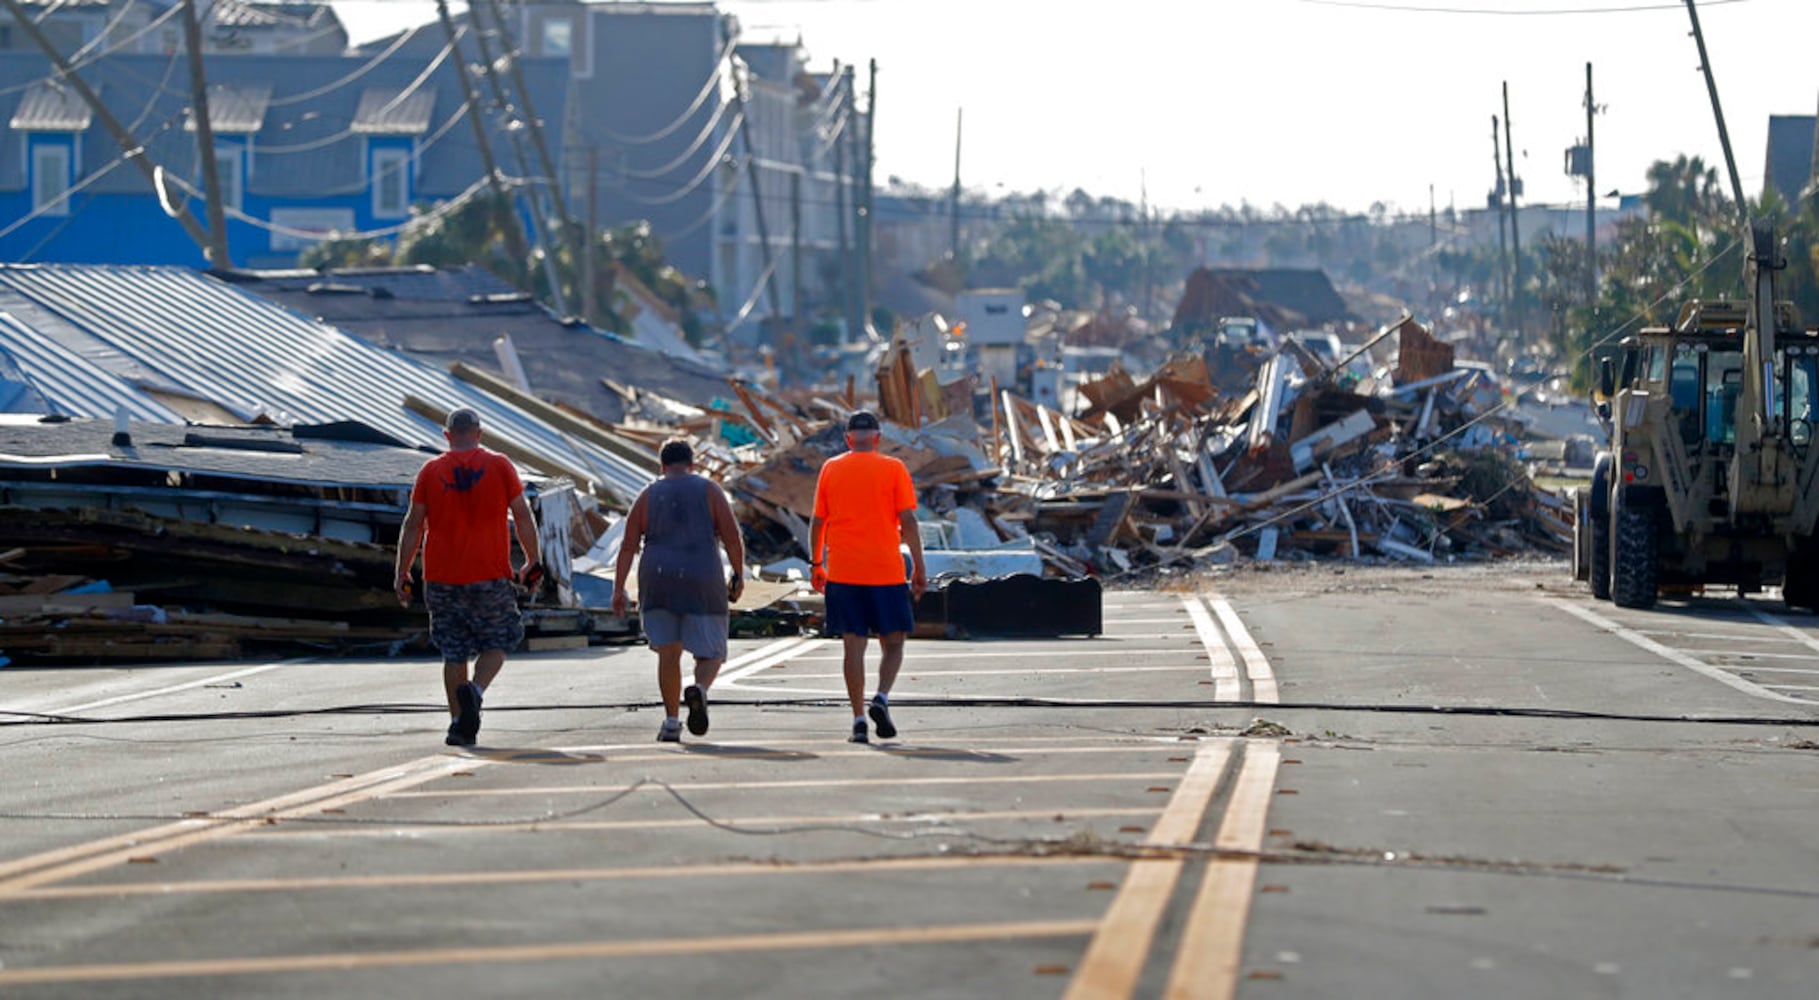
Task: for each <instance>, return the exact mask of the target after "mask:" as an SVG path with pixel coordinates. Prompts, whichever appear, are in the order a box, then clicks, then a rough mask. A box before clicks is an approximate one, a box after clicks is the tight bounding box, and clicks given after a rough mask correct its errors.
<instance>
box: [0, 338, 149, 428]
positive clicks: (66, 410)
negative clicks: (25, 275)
mask: <svg viewBox="0 0 1819 1000" xmlns="http://www.w3.org/2000/svg"><path fill="white" fill-rule="evenodd" d="M0 355H4V356H5V357H6V359H7V360H8V361H10V362H11V364H10V365H9V367H10V368H12V370H13V371H15V372H17V373H18V377H19V379H20V380H21V381H22V382H24V383H25V384H26V385H28V386H30V387H31V389H32V390H33V393H32V394H31V395H26V396H22V397H19V398H16V399H15V400H14V401H13V402H12V404H11V406H10V407H9V411H10V412H16V413H30V412H36V411H37V410H38V409H39V407H38V406H37V405H36V404H38V403H39V402H40V401H42V403H43V404H45V405H47V406H48V407H49V412H51V413H56V414H62V415H64V416H72V417H112V416H113V415H114V414H115V413H116V412H118V411H120V410H122V409H124V410H125V411H126V412H127V415H128V416H131V417H133V418H135V419H139V420H161V421H170V422H172V423H182V422H183V418H182V417H180V416H178V415H177V414H176V412H175V411H173V410H171V409H170V408H169V407H166V406H165V405H164V404H163V403H160V402H158V401H156V400H154V399H152V398H151V397H149V396H147V395H146V394H145V393H143V392H140V391H139V390H138V389H136V388H134V387H133V385H132V384H131V383H129V382H128V381H126V380H125V379H123V378H121V377H120V376H118V375H115V374H114V373H113V372H110V371H108V370H107V369H105V368H102V367H101V366H99V365H97V364H95V363H94V362H92V361H90V360H88V359H87V358H85V357H83V356H82V354H80V353H78V352H76V351H71V350H69V349H67V348H65V347H64V346H62V345H60V344H58V343H56V342H55V341H53V340H51V339H50V338H48V337H45V336H44V335H42V334H40V333H39V332H38V331H36V330H34V329H32V328H31V327H30V326H28V325H26V324H25V323H23V322H21V321H20V320H19V319H18V318H16V317H14V316H13V314H11V313H6V312H0Z"/></svg>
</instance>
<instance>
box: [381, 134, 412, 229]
mask: <svg viewBox="0 0 1819 1000" xmlns="http://www.w3.org/2000/svg"><path fill="white" fill-rule="evenodd" d="M410 167H411V153H410V150H408V149H375V150H373V215H374V216H375V217H376V218H381V219H401V218H403V217H404V216H406V215H408V214H410V207H411V174H410Z"/></svg>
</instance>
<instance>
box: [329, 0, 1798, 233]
mask: <svg viewBox="0 0 1819 1000" xmlns="http://www.w3.org/2000/svg"><path fill="white" fill-rule="evenodd" d="M336 6H337V7H338V8H339V9H340V11H341V16H342V18H343V20H344V21H345V22H346V23H347V25H348V27H349V31H350V33H351V34H353V36H354V37H355V39H356V40H359V39H361V38H365V37H372V36H375V35H379V34H383V33H386V32H389V31H391V30H395V29H396V28H397V27H400V26H403V25H407V24H411V23H417V22H421V21H427V20H429V19H432V18H433V17H434V16H435V14H434V11H435V7H434V5H433V4H431V3H421V2H417V0H349V2H343V3H337V4H336ZM721 7H722V9H724V10H726V11H728V12H730V13H733V14H735V15H737V16H738V18H739V20H740V22H741V24H742V25H743V27H744V31H745V37H746V38H748V39H752V40H764V41H769V40H776V39H779V38H781V39H794V38H796V37H798V36H799V37H800V38H801V39H802V41H803V42H804V44H805V45H806V46H807V48H808V50H809V52H810V53H811V55H812V57H813V61H814V65H816V66H817V67H825V66H827V65H828V64H830V63H831V62H832V61H833V60H834V59H840V60H842V61H845V62H854V63H857V64H859V65H860V66H861V67H863V66H864V64H865V62H866V60H868V59H872V58H876V59H877V60H878V64H879V74H878V76H879V82H878V94H879V99H878V138H877V144H878V176H879V177H880V179H882V178H884V177H887V176H890V175H897V176H901V177H903V178H905V179H907V180H913V181H917V182H921V183H925V184H929V185H931V186H937V187H938V186H943V185H946V184H948V183H950V182H951V178H952V172H953V159H954V146H953V143H954V116H955V111H956V109H958V108H960V107H962V106H964V108H965V112H966V116H965V117H966V136H965V145H964V157H963V160H964V162H963V167H962V170H963V180H964V183H965V184H966V185H967V186H968V187H969V188H974V189H981V190H989V191H998V190H1000V189H1001V186H1002V189H1003V190H1033V189H1036V188H1047V189H1060V190H1063V191H1066V190H1072V189H1073V188H1075V187H1084V188H1086V189H1087V190H1089V191H1091V192H1093V193H1094V194H1113V195H1118V196H1121V197H1128V198H1132V199H1135V198H1137V197H1138V194H1139V191H1140V188H1141V186H1142V184H1143V182H1144V178H1145V177H1146V176H1147V182H1148V192H1149V197H1150V199H1151V201H1152V202H1154V203H1157V204H1160V205H1164V206H1170V207H1179V208H1193V207H1200V206H1217V205H1220V204H1233V205H1235V204H1238V203H1239V202H1241V201H1249V202H1251V203H1252V204H1254V205H1259V206H1269V205H1272V204H1276V203H1281V204H1285V205H1289V206H1295V205H1300V204H1303V203H1308V202H1315V201H1322V200H1324V201H1327V202H1330V203H1332V204H1335V205H1338V206H1340V207H1342V208H1346V209H1352V210H1363V209H1365V208H1367V207H1368V206H1369V205H1371V203H1373V202H1378V201H1381V202H1386V203H1389V204H1391V205H1392V206H1395V207H1397V208H1400V209H1403V210H1411V211H1413V210H1420V211H1425V210H1426V209H1427V205H1428V190H1429V185H1432V186H1433V189H1434V191H1435V196H1436V198H1437V200H1438V202H1439V204H1440V206H1441V207H1442V208H1445V207H1446V206H1447V204H1448V203H1449V202H1455V203H1457V205H1458V206H1459V207H1461V208H1465V207H1471V206H1481V205H1482V204H1483V203H1484V196H1485V193H1486V192H1487V191H1488V190H1489V189H1490V187H1491V186H1492V184H1493V182H1494V175H1493V173H1492V169H1493V168H1492V164H1491V135H1490V133H1491V116H1492V115H1493V114H1495V115H1499V116H1501V115H1502V100H1503V97H1502V85H1503V83H1504V82H1505V81H1508V83H1509V88H1510V117H1511V118H1512V120H1513V125H1514V131H1515V147H1516V168H1517V172H1518V173H1519V174H1521V175H1522V177H1523V180H1524V183H1525V185H1526V192H1527V194H1526V200H1527V201H1535V202H1546V203H1568V202H1578V203H1581V204H1582V203H1583V201H1584V198H1585V190H1584V185H1583V183H1582V182H1580V181H1578V180H1575V179H1572V178H1569V177H1567V176H1566V175H1565V173H1564V167H1563V163H1562V159H1563V150H1565V148H1566V147H1567V146H1570V145H1572V144H1573V143H1574V142H1575V141H1577V140H1578V139H1579V138H1580V137H1581V136H1583V135H1584V133H1585V110H1584V104H1583V101H1584V93H1585V64H1586V63H1587V62H1588V61H1589V62H1591V63H1592V64H1593V73H1594V90H1595V93H1596V98H1597V103H1598V104H1599V105H1601V106H1602V107H1603V111H1602V113H1601V114H1600V115H1599V116H1598V119H1597V123H1596V134H1595V137H1596V140H1597V153H1598V158H1597V173H1598V187H1599V191H1600V194H1603V193H1607V192H1609V191H1611V190H1613V189H1615V190H1620V191H1623V192H1640V191H1641V190H1642V188H1643V186H1644V183H1645V182H1644V171H1645V170H1646V169H1647V167H1648V165H1649V164H1650V163H1651V162H1653V161H1654V160H1657V159H1664V158H1671V157H1672V156H1674V155H1675V154H1678V153H1686V154H1689V155H1700V156H1703V157H1705V159H1706V161H1707V162H1708V163H1710V164H1712V165H1713V166H1715V167H1718V169H1719V170H1720V172H1721V175H1722V170H1723V157H1722V154H1721V152H1720V149H1719V145H1718V139H1717V129H1716V127H1715V126H1714V124H1713V121H1712V116H1711V112H1710V110H1709V105H1708V103H1707V100H1706V94H1705V84H1704V81H1703V79H1702V77H1701V76H1700V74H1699V72H1698V66H1699V60H1698V53H1697V50H1696V48H1695V46H1694V43H1693V39H1692V38H1691V37H1690V30H1689V22H1688V19H1687V14H1686V10H1685V7H1684V5H1683V4H1681V3H1677V2H1674V0H1358V2H1352V0H1112V2H1107V0H1092V2H1087V0H725V2H723V3H722V4H721ZM1512 12H1521V13H1512ZM1699 12H1700V20H1701V22H1702V24H1703V27H1704V28H1705V34H1706V43H1707V45H1708V47H1709V49H1710V52H1711V58H1712V64H1713V68H1714V69H1715V71H1716V73H1717V76H1718V86H1719V91H1720V95H1721V96H1722V97H1723V99H1724V102H1725V103H1724V107H1725V114H1726V117H1727V119H1728V123H1729V125H1730V131H1731V140H1732V143H1733V145H1734V148H1735V150H1736V153H1737V158H1738V169H1739V170H1740V172H1741V173H1742V175H1743V183H1744V188H1745V190H1746V191H1747V192H1748V193H1750V194H1751V195H1752V196H1753V195H1755V194H1757V193H1758V192H1759V191H1760V190H1761V187H1762V175H1763V153H1764V150H1765V148H1766V144H1767V127H1768V116H1769V115H1771V114H1805V115H1811V114H1813V113H1814V110H1815V107H1816V106H1819V59H1815V58H1814V57H1813V54H1812V53H1813V48H1814V46H1815V45H1816V44H1819V0H1731V2H1724V0H1702V2H1701V3H1700V4H1699Z"/></svg>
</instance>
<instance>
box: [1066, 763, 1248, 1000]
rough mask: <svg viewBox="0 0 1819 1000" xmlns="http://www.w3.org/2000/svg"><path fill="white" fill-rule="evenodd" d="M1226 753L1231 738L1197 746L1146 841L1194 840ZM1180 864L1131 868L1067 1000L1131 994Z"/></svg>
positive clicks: (1152, 862) (1155, 861)
mask: <svg viewBox="0 0 1819 1000" xmlns="http://www.w3.org/2000/svg"><path fill="white" fill-rule="evenodd" d="M1231 753H1232V741H1230V740H1218V741H1208V742H1206V743H1202V744H1201V745H1200V750H1199V752H1198V753H1196V754H1195V755H1194V762H1193V763H1192V764H1190V765H1188V769H1187V773H1186V774H1185V775H1183V776H1182V779H1181V784H1180V785H1179V786H1178V787H1176V789H1175V794H1174V795H1173V796H1171V797H1170V798H1169V802H1168V806H1167V807H1166V808H1165V809H1164V810H1163V812H1162V818H1161V819H1159V820H1157V822H1156V825H1155V826H1154V827H1153V828H1152V829H1151V830H1150V835H1149V838H1148V839H1147V840H1146V841H1145V842H1146V843H1149V844H1153V845H1158V846H1174V845H1179V844H1187V843H1191V842H1192V841H1193V839H1194V834H1195V832H1196V831H1197V830H1199V828H1200V821H1201V818H1202V817H1203V816H1204V815H1205V814H1206V807H1207V804H1208V803H1209V802H1211V801H1212V798H1213V792H1214V791H1215V790H1216V789H1217V788H1218V787H1219V777H1220V775H1221V774H1223V773H1224V772H1225V763H1226V761H1227V759H1229V758H1230V757H1231ZM1183 864H1184V862H1183V861H1182V860H1181V859H1180V858H1149V859H1144V860H1142V861H1137V862H1133V863H1132V864H1131V867H1130V872H1129V874H1128V875H1126V876H1125V879H1124V884H1123V886H1122V887H1120V888H1119V890H1118V896H1117V898H1115V899H1113V900H1112V905H1111V906H1110V907H1109V908H1108V909H1107V910H1106V912H1105V916H1104V917H1103V918H1102V919H1101V920H1100V921H1099V927H1098V929H1097V931H1096V932H1095V933H1094V934H1093V940H1092V943H1091V944H1089V945H1088V946H1087V949H1086V954H1085V955H1084V956H1082V957H1081V960H1080V965H1079V967H1078V968H1077V969H1075V971H1074V978H1073V981H1072V982H1070V983H1069V984H1068V989H1067V994H1066V995H1067V997H1068V1000H1087V998H1101V997H1104V998H1124V997H1129V996H1131V995H1132V994H1133V993H1134V992H1135V990H1136V988H1137V980H1138V978H1139V977H1140V976H1141V975H1142V974H1143V965H1144V962H1145V961H1146V960H1147V959H1148V957H1149V951H1150V942H1151V941H1152V940H1153V939H1154V938H1155V936H1156V925H1157V924H1158V923H1159V922H1160V921H1161V920H1162V911H1163V910H1164V909H1166V908H1167V907H1168V901H1169V897H1170V896H1171V895H1173V894H1174V891H1175V883H1176V881H1177V880H1178V879H1180V877H1181V869H1182V866H1183Z"/></svg>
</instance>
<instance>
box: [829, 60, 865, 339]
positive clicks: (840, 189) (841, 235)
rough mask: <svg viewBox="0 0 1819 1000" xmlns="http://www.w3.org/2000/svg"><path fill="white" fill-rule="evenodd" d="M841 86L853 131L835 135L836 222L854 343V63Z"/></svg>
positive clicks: (845, 310)
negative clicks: (849, 171) (850, 172)
mask: <svg viewBox="0 0 1819 1000" xmlns="http://www.w3.org/2000/svg"><path fill="white" fill-rule="evenodd" d="M841 86H842V87H844V88H845V92H844V93H843V94H841V97H840V99H841V100H843V101H845V102H846V119H845V121H844V122H843V123H842V124H841V126H840V127H841V129H842V130H844V131H847V132H848V133H849V134H848V135H835V136H834V224H835V226H836V230H835V241H836V242H837V243H839V245H840V246H839V250H840V312H841V315H843V316H845V317H846V334H845V337H844V339H843V342H849V343H850V342H851V341H852V339H853V338H854V337H855V336H857V335H858V333H859V318H858V313H859V310H858V308H857V307H856V306H855V305H854V302H855V301H856V300H855V299H854V297H853V276H854V272H855V271H857V270H858V268H856V267H854V266H853V258H852V253H853V245H852V244H851V243H850V242H848V240H847V238H846V223H847V215H848V212H849V211H850V202H851V200H852V195H853V192H852V190H851V185H849V184H848V183H847V180H848V178H847V176H846V147H847V144H848V142H850V141H851V140H850V133H851V131H852V130H854V129H857V128H858V127H859V109H858V106H857V103H856V102H855V101H854V100H853V68H852V67H851V66H848V67H846V72H845V73H844V74H843V75H842V76H841Z"/></svg>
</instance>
